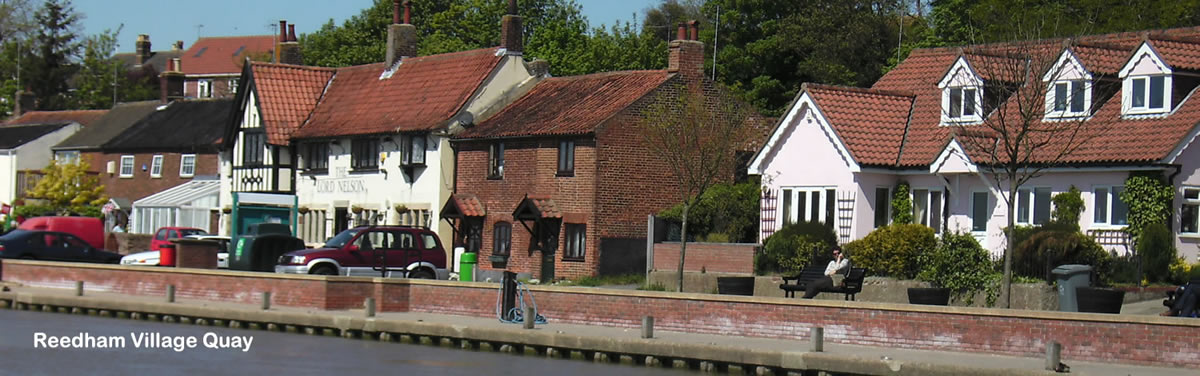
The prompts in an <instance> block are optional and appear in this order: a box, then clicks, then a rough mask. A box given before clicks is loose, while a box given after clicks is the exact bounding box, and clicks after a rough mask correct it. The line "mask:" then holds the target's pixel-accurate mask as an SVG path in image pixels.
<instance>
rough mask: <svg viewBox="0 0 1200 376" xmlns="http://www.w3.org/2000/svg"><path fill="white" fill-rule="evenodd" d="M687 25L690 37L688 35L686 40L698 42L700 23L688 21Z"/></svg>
mask: <svg viewBox="0 0 1200 376" xmlns="http://www.w3.org/2000/svg"><path fill="white" fill-rule="evenodd" d="M687 23H688V30H689V31H690V33H691V35H689V38H688V40H700V22H697V21H696V20H691V21H688V22H687Z"/></svg>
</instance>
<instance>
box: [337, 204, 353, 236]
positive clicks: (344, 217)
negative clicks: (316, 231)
mask: <svg viewBox="0 0 1200 376" xmlns="http://www.w3.org/2000/svg"><path fill="white" fill-rule="evenodd" d="M349 223H350V214H349V213H348V212H347V211H346V208H336V209H333V234H334V235H337V234H341V233H342V231H346V229H347V228H348V227H347V226H348V224H349Z"/></svg>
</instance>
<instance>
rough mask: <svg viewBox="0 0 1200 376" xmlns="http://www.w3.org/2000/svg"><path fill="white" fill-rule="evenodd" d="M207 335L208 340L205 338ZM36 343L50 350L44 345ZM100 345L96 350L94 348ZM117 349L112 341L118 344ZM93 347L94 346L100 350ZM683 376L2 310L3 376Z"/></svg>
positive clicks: (531, 358) (320, 338) (540, 359)
mask: <svg viewBox="0 0 1200 376" xmlns="http://www.w3.org/2000/svg"><path fill="white" fill-rule="evenodd" d="M39 332H40V333H44V334H45V335H46V336H54V337H62V336H68V337H72V336H77V335H78V334H79V333H86V334H89V335H90V336H92V337H93V338H97V337H101V336H104V337H109V336H111V337H112V338H123V339H124V347H123V348H107V349H101V348H89V349H78V348H70V349H64V348H35V334H36V333H39ZM141 333H151V334H161V335H162V336H177V337H183V338H185V340H180V341H179V342H180V343H182V344H183V346H184V347H186V343H185V341H186V338H189V337H194V338H195V341H196V345H195V347H194V348H185V349H183V350H182V351H178V352H177V351H175V350H174V349H173V348H170V347H167V348H145V347H144V346H143V347H141V348H139V347H135V345H134V342H133V337H135V336H137V335H138V334H141ZM209 333H211V334H209ZM234 336H237V337H243V338H244V337H252V338H253V341H252V342H250V346H249V350H248V351H242V350H241V349H211V348H206V347H205V343H204V342H205V339H206V337H207V339H210V340H212V339H229V338H233V337H234ZM41 343H43V344H46V345H49V344H50V342H49V340H48V339H47V340H44V341H42V342H41ZM93 343H97V342H93ZM115 343H116V341H112V344H115ZM97 344H98V343H97ZM279 371H284V372H287V373H288V374H289V375H310V374H311V375H318V374H319V375H329V374H359V375H391V374H406V375H464V376H478V375H487V376H492V375H685V374H691V372H688V371H683V370H674V369H662V368H646V367H639V366H632V365H619V364H604V363H592V362H585V361H579V360H564V359H548V358H543V357H536V356H518V355H511V354H502V353H491V352H478V351H469V350H458V349H451V348H443V347H433V346H424V345H411V344H401V343H385V342H377V341H369V340H356V339H344V338H340V337H323V336H307V335H302V334H290V333H280V332H266V331H258V330H238V329H229V328H220V327H212V326H196V325H182V324H169V323H161V322H149V321H133V320H123V319H113V318H102V317H93V316H82V315H68V314H58V313H44V312H31V311H13V310H4V309H0V374H4V375H66V374H88V375H131V374H153V375H193V374H234V373H236V374H266V373H267V372H279Z"/></svg>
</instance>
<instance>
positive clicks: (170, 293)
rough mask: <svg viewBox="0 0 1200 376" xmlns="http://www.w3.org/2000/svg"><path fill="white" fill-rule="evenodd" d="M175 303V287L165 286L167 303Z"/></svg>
mask: <svg viewBox="0 0 1200 376" xmlns="http://www.w3.org/2000/svg"><path fill="white" fill-rule="evenodd" d="M174 302H175V285H167V303H174Z"/></svg>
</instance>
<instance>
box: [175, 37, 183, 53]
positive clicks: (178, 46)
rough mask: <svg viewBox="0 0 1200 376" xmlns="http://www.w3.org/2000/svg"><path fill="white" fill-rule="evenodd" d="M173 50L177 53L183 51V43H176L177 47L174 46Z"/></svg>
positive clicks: (179, 41)
mask: <svg viewBox="0 0 1200 376" xmlns="http://www.w3.org/2000/svg"><path fill="white" fill-rule="evenodd" d="M172 48H173V49H175V50H176V51H180V50H183V41H181V40H177V41H175V45H174V46H172Z"/></svg>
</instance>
